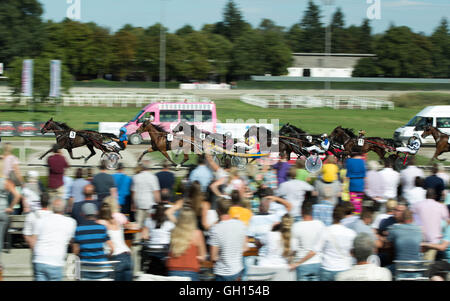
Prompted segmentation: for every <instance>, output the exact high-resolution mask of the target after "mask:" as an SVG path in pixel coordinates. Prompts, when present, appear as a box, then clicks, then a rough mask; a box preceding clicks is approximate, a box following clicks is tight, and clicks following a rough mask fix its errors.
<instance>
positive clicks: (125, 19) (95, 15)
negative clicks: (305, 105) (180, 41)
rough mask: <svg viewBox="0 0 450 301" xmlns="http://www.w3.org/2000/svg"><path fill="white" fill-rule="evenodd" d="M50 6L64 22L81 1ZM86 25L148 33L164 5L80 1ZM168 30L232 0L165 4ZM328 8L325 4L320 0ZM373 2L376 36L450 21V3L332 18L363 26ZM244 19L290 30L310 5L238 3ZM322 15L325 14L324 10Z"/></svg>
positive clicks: (217, 14)
mask: <svg viewBox="0 0 450 301" xmlns="http://www.w3.org/2000/svg"><path fill="white" fill-rule="evenodd" d="M39 1H40V2H41V3H42V4H43V6H44V11H45V12H44V16H43V17H44V19H45V20H49V19H50V20H53V21H56V22H59V21H61V20H62V19H64V18H65V17H66V15H67V9H68V8H69V6H70V4H68V2H72V1H75V0H39ZM79 1H80V3H81V21H82V22H91V21H93V22H96V23H97V24H99V25H102V26H105V27H109V28H110V29H111V30H112V31H116V30H118V29H120V28H121V27H122V26H123V25H125V24H127V23H129V24H132V25H133V26H142V27H148V26H150V25H153V24H155V23H157V22H160V20H161V19H160V15H161V1H163V0H79ZM164 1H165V3H166V4H165V18H164V20H165V22H164V24H165V26H166V27H168V28H169V30H170V31H172V32H173V31H175V30H177V29H178V28H180V27H182V26H183V25H186V24H190V25H191V26H193V27H194V28H195V29H200V28H201V27H202V26H203V25H204V24H208V23H215V22H217V21H220V20H222V14H223V8H224V6H225V4H226V2H227V0H164ZM314 1H315V3H316V4H320V5H322V1H321V0H314ZM373 1H380V3H381V19H379V20H372V27H373V30H374V32H375V33H379V32H383V31H385V30H386V29H387V28H388V27H389V25H390V24H391V23H393V24H395V25H398V26H399V25H406V26H409V27H410V28H412V29H413V30H414V31H415V32H424V33H426V34H429V33H431V32H433V30H434V29H435V28H436V26H437V25H438V24H439V22H440V20H441V19H442V17H447V18H448V19H449V21H450V1H449V0H335V5H334V7H331V8H329V11H330V15H331V13H332V12H334V10H335V9H336V8H337V7H338V6H339V7H341V8H342V10H343V12H344V15H345V20H346V25H351V24H355V25H359V24H361V22H362V20H363V19H364V18H366V16H367V9H368V8H369V6H370V5H371V4H369V3H368V2H370V3H373ZM235 2H236V3H237V5H238V6H239V8H240V10H241V11H242V13H243V16H244V19H245V20H246V21H247V22H249V23H251V24H252V25H253V26H258V25H259V23H260V22H261V20H262V19H264V18H268V19H271V20H273V21H274V22H275V23H276V24H277V25H280V26H285V27H290V26H292V25H293V24H295V23H297V22H299V21H300V19H301V18H302V16H303V12H304V11H305V9H306V6H307V3H308V0H235ZM322 15H325V10H324V9H322Z"/></svg>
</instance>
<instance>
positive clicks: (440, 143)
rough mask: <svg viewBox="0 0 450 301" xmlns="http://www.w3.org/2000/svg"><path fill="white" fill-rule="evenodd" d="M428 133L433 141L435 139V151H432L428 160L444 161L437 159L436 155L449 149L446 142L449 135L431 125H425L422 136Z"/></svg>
mask: <svg viewBox="0 0 450 301" xmlns="http://www.w3.org/2000/svg"><path fill="white" fill-rule="evenodd" d="M430 135H431V136H433V138H434V141H436V151H435V152H434V155H433V157H432V158H431V160H430V162H431V161H433V160H434V159H436V160H439V161H445V159H439V158H438V156H440V155H441V154H442V153H445V152H449V151H450V144H448V138H449V136H448V135H447V134H444V133H442V132H441V131H439V130H438V129H437V128H435V127H433V126H431V125H427V126H426V127H425V129H424V131H423V133H422V138H426V137H428V136H430Z"/></svg>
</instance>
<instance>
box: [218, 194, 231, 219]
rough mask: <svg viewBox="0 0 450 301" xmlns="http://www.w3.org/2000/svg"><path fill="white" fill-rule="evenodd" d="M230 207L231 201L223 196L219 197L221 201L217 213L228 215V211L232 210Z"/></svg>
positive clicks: (220, 215)
mask: <svg viewBox="0 0 450 301" xmlns="http://www.w3.org/2000/svg"><path fill="white" fill-rule="evenodd" d="M230 207H231V202H230V201H229V200H227V199H224V198H221V199H219V201H218V202H217V208H216V211H217V215H218V216H219V217H222V216H225V215H228V211H230Z"/></svg>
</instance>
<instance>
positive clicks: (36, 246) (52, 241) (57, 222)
mask: <svg viewBox="0 0 450 301" xmlns="http://www.w3.org/2000/svg"><path fill="white" fill-rule="evenodd" d="M52 210H53V212H54V213H52V214H48V215H46V216H45V217H44V218H42V219H39V220H38V221H37V222H36V227H35V229H34V231H33V236H32V239H31V248H32V249H33V254H34V259H33V263H34V272H35V280H36V281H62V280H63V276H64V273H63V271H64V265H65V257H66V254H67V246H68V245H69V242H70V240H71V239H72V237H73V236H74V234H75V229H76V222H75V220H74V219H72V218H70V217H66V216H64V202H63V201H62V200H61V199H56V200H54V201H53V204H52Z"/></svg>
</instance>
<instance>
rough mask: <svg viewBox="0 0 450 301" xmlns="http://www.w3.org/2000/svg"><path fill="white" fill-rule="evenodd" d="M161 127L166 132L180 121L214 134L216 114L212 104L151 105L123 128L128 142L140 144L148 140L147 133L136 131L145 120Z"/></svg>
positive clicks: (214, 106)
mask: <svg viewBox="0 0 450 301" xmlns="http://www.w3.org/2000/svg"><path fill="white" fill-rule="evenodd" d="M146 119H150V120H151V121H152V123H154V124H157V125H161V126H162V127H163V128H164V129H166V130H167V131H168V132H172V130H173V128H175V126H176V125H177V124H178V123H179V122H180V121H182V120H184V121H187V122H188V123H189V124H194V125H195V126H196V127H198V128H199V129H202V130H205V131H208V132H212V133H215V132H216V123H217V114H216V105H215V104H214V102H190V103H186V102H170V103H152V104H149V105H148V106H146V107H145V108H144V109H142V110H141V111H140V112H139V113H138V114H137V115H136V116H135V117H134V118H133V119H132V120H130V121H129V122H128V123H127V124H126V125H125V128H126V129H127V135H128V140H129V141H130V143H131V144H140V143H141V142H142V141H143V140H150V136H149V134H148V133H142V135H139V134H137V133H136V129H137V128H139V127H140V126H141V124H142V123H143V122H144V121H145V120H146Z"/></svg>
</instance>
